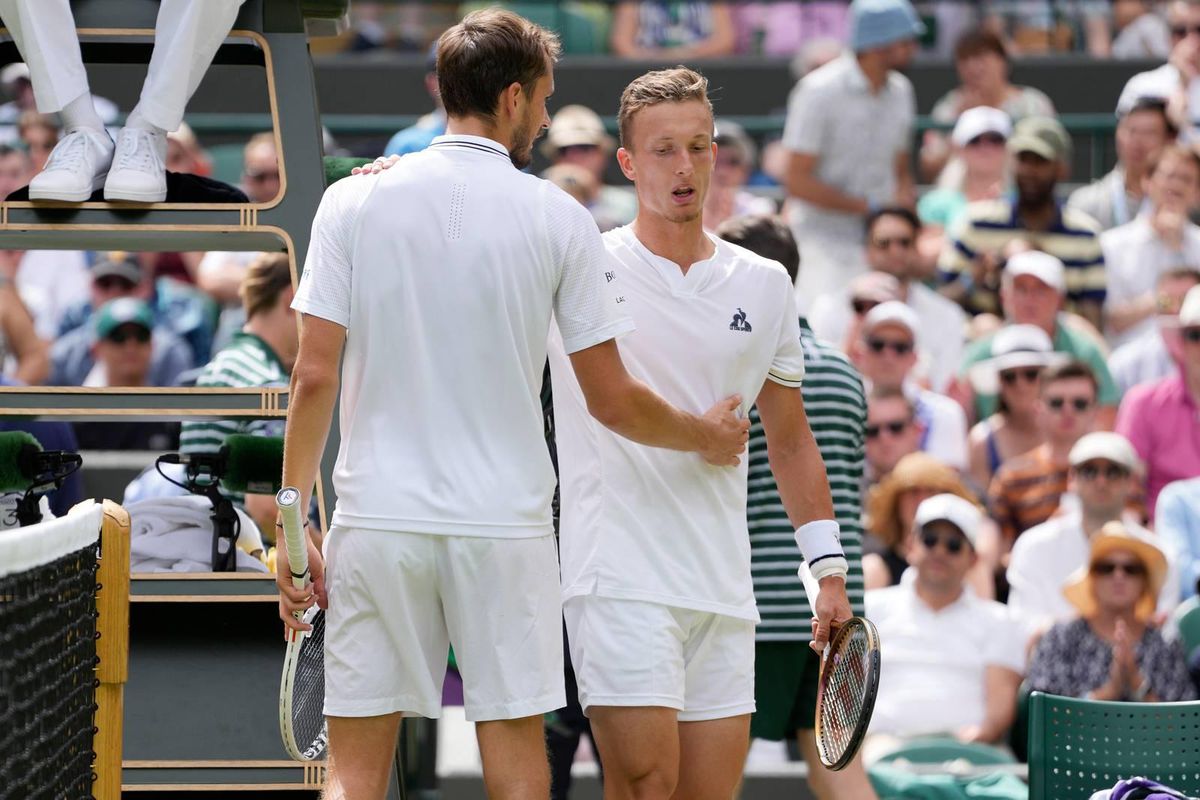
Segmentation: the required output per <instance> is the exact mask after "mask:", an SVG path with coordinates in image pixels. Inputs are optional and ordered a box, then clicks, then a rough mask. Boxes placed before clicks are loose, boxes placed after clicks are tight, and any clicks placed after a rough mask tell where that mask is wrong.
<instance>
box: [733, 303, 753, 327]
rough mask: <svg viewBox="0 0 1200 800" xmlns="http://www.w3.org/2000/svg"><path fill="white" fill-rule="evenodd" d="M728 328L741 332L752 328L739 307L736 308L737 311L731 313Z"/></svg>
mask: <svg viewBox="0 0 1200 800" xmlns="http://www.w3.org/2000/svg"><path fill="white" fill-rule="evenodd" d="M729 330H731V331H742V332H743V333H749V332H750V331H751V330H753V328H751V327H750V323H749V321H747V319H746V312H745V311H742V310H741V309H740V308H739V309H738V310H737V313H736V314H734V315H733V322H730V323H729Z"/></svg>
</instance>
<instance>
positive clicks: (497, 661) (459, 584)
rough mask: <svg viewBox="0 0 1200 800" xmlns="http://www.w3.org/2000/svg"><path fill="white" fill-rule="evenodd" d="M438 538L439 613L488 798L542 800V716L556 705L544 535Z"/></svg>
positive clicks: (555, 596)
mask: <svg viewBox="0 0 1200 800" xmlns="http://www.w3.org/2000/svg"><path fill="white" fill-rule="evenodd" d="M440 539H441V547H440V549H439V555H438V580H439V585H440V589H441V598H442V607H443V608H444V611H445V615H446V624H447V627H448V628H449V631H450V637H451V640H452V641H453V643H454V653H455V656H456V659H457V661H458V668H459V672H460V673H461V674H462V679H463V700H464V706H465V710H466V715H467V719H468V720H471V721H473V722H476V723H478V724H477V725H476V735H477V737H478V739H479V748H480V752H481V754H482V756H483V778H484V783H485V785H486V786H487V790H488V796H489V797H491V798H499V800H510V799H511V800H517V799H518V798H520V799H521V800H524V799H525V798H530V799H531V800H532V799H533V798H536V800H545V798H546V797H548V796H549V794H550V771H549V766H548V762H547V759H546V740H545V736H544V734H543V732H542V715H543V714H545V713H547V712H550V711H553V710H554V709H556V708H562V707H563V705H565V704H566V695H565V694H564V692H563V649H562V601H561V594H560V589H559V583H558V555H557V552H556V550H555V546H554V537H553V535H550V534H547V535H544V536H538V537H535V538H528V539H494V538H491V539H489V538H480V537H462V536H443V537H440Z"/></svg>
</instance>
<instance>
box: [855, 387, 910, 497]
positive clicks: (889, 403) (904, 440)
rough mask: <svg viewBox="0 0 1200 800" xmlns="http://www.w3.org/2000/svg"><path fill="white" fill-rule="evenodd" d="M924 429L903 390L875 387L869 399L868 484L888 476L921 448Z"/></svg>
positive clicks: (867, 435)
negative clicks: (906, 457) (900, 463)
mask: <svg viewBox="0 0 1200 800" xmlns="http://www.w3.org/2000/svg"><path fill="white" fill-rule="evenodd" d="M923 433H924V428H923V427H922V426H921V422H920V420H918V419H917V417H916V410H915V409H914V408H913V403H912V401H911V400H909V399H908V397H907V396H905V394H904V392H902V391H900V390H899V389H883V388H880V389H873V390H871V393H870V395H869V396H868V398H867V427H866V453H867V469H866V475H865V481H866V483H867V485H871V484H874V483H877V482H878V481H880V480H882V479H883V478H885V477H887V475H888V473H890V472H891V471H892V470H893V469H894V468H895V466H896V464H897V463H898V462H899V461H900V459H902V458H904V457H905V456H906V455H908V454H910V453H916V452H919V451H920V449H921V436H922V434H923Z"/></svg>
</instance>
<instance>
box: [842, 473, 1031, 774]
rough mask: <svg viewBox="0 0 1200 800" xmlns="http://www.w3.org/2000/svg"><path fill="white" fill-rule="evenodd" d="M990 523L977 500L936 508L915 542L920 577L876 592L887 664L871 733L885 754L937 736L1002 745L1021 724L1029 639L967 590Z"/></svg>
mask: <svg viewBox="0 0 1200 800" xmlns="http://www.w3.org/2000/svg"><path fill="white" fill-rule="evenodd" d="M983 523H984V520H983V514H982V513H981V512H980V510H979V508H978V506H976V505H975V504H974V503H973V502H971V501H970V500H966V499H964V498H962V497H959V496H957V495H954V494H939V495H935V496H933V497H930V498H928V499H927V500H925V501H924V502H922V503H921V504H920V505H919V506H918V507H917V510H916V514H915V517H914V519H913V525H912V528H911V530H910V533H909V535H908V563H909V564H910V565H911V567H910V568H909V569H908V570H907V571H906V572H905V573H904V577H903V578H902V579H901V581H900V583H899V584H898V585H896V586H891V587H888V588H886V589H876V590H873V591H869V592H867V599H866V603H867V616H868V617H869V618H870V619H871V620H873V621H874V622H875V625H876V626H877V627H878V628H879V638H880V641H881V642H882V643H883V644H882V648H883V650H882V657H883V660H884V663H885V664H886V667H885V668H884V669H883V671H882V673H881V678H880V684H879V697H878V700H877V701H876V703H875V713H874V716H873V718H872V720H871V727H870V729H869V731H870V734H871V736H872V738H873V741H872V740H868V746H869V748H870V750H872V751H874V752H875V753H880V754H882V751H884V750H885V749H886V745H887V744H889V743H890V742H888V739H904V738H908V737H914V736H928V735H935V734H942V735H950V736H954V737H955V738H957V739H959V740H960V741H963V742H998V741H1001V740H1002V738H1003V737H1004V735H1005V734H1006V733H1007V732H1008V728H1009V726H1010V725H1011V724H1012V721H1013V717H1014V715H1015V711H1016V698H1017V687H1018V685H1019V684H1020V682H1021V672H1022V669H1023V667H1024V660H1025V659H1024V649H1023V647H1022V637H1021V633H1020V629H1019V627H1018V626H1017V625H1016V624H1015V622H1014V621H1013V620H1012V618H1011V617H1010V615H1009V613H1008V610H1007V609H1005V608H1004V606H1002V605H1000V604H999V603H997V602H995V601H992V600H985V599H982V598H980V597H978V596H977V595H976V594H975V592H974V591H973V590H972V589H971V588H970V585H969V583H968V581H967V576H968V573H969V572H970V571H971V568H972V566H973V565H974V564H975V563H976V561H977V559H978V555H977V553H976V545H977V543H978V540H979V535H980V532H981V526H982V525H983ZM880 737H887V739H881V738H880ZM870 755H871V753H868V757H870Z"/></svg>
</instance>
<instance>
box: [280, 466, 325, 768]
mask: <svg viewBox="0 0 1200 800" xmlns="http://www.w3.org/2000/svg"><path fill="white" fill-rule="evenodd" d="M300 499H301V496H300V492H299V491H297V490H296V489H294V488H292V487H290V486H288V487H284V488H283V489H281V490H280V491H279V494H277V495H275V505H277V506H278V507H279V513H280V516H281V517H282V518H283V543H284V547H286V548H287V555H288V566H289V569H290V570H291V573H292V585H293V586H295V587H296V588H297V589H303V588H304V586H305V585H306V584H307V583H308V542H307V541H306V538H307V537H306V535H305V533H304V520H303V517H302V516H301V510H300ZM297 618H298V619H300V620H301V621H302V622H306V623H308V624H309V625H311V626H312V630H307V631H291V633H290V635H289V637H288V645H287V654H286V655H285V656H284V659H283V678H282V679H281V680H280V682H279V733H280V735H282V736H283V746H284V749H286V750H287V753H288V755H289V756H291V757H292V758H294V759H296V760H297V761H312V760H314V759H317V758H320V757H321V754H322V753H324V752H325V745H326V743H327V741H328V734H327V731H326V728H325V714H324V705H325V612H323V611H322V610H321V609H320V608H318V607H317V606H315V605H314V606H312V607H311V608H309V609H308V610H307V611H305V612H304V613H303V615H300V614H297Z"/></svg>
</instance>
